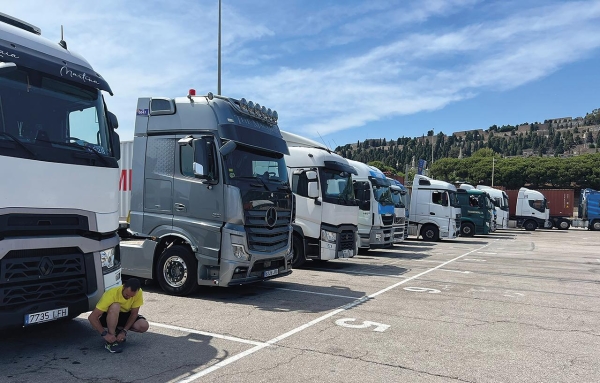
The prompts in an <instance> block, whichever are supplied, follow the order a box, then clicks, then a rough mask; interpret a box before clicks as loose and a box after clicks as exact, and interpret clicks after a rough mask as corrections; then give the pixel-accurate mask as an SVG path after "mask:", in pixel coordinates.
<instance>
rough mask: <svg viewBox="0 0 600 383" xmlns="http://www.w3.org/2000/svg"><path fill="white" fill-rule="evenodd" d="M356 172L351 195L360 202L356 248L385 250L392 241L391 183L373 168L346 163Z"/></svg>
mask: <svg viewBox="0 0 600 383" xmlns="http://www.w3.org/2000/svg"><path fill="white" fill-rule="evenodd" d="M348 162H349V163H350V165H352V166H353V167H354V168H355V169H356V171H357V172H358V174H357V176H356V177H355V180H356V182H354V192H355V193H356V196H357V198H358V199H359V201H360V202H359V204H360V205H359V212H358V236H359V237H360V243H359V247H360V248H362V249H369V248H373V247H388V246H392V245H393V241H394V237H393V234H394V227H393V224H394V201H393V199H392V193H391V189H390V186H391V183H390V181H389V180H388V179H387V178H386V177H385V175H384V174H383V173H382V172H381V171H380V170H379V169H377V168H376V167H374V166H369V165H367V164H364V163H362V162H358V161H353V160H348Z"/></svg>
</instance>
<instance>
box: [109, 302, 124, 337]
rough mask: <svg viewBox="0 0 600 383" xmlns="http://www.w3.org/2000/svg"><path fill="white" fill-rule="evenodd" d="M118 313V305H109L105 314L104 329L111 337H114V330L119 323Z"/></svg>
mask: <svg viewBox="0 0 600 383" xmlns="http://www.w3.org/2000/svg"><path fill="white" fill-rule="evenodd" d="M119 312H121V305H120V304H118V303H113V304H112V305H110V306H109V307H108V311H107V312H106V327H107V330H108V333H109V334H111V335H116V334H115V330H116V329H117V323H118V322H119Z"/></svg>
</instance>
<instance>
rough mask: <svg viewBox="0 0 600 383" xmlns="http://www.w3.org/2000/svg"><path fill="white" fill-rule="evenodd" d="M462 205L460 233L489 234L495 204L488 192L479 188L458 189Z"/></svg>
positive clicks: (467, 235) (470, 235) (471, 234)
mask: <svg viewBox="0 0 600 383" xmlns="http://www.w3.org/2000/svg"><path fill="white" fill-rule="evenodd" d="M457 196H458V201H459V203H460V207H461V213H462V214H461V219H460V235H461V236H463V237H472V236H474V235H475V234H489V233H490V228H491V227H492V219H493V218H492V217H493V214H492V209H493V208H494V205H493V204H492V200H491V198H490V196H489V194H488V193H486V192H485V191H483V190H477V189H468V190H467V189H463V188H460V189H458V190H457Z"/></svg>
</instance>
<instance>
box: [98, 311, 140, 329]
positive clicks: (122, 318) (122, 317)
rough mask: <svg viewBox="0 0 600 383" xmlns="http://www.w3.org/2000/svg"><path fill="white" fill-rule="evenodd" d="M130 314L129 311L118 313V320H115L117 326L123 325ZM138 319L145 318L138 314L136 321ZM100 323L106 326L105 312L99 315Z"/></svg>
mask: <svg viewBox="0 0 600 383" xmlns="http://www.w3.org/2000/svg"><path fill="white" fill-rule="evenodd" d="M130 315H131V312H126V313H119V321H118V322H117V327H125V325H126V324H127V320H128V319H129V316H130ZM140 319H146V318H144V317H143V316H141V315H138V317H137V319H136V322H137V321H138V320H140ZM134 323H135V322H134ZM100 324H102V327H108V325H107V324H106V313H104V314H102V316H101V317H100Z"/></svg>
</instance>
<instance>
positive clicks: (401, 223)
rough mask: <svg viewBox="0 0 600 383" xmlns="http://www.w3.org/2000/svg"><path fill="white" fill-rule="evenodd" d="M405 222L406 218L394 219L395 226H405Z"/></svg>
mask: <svg viewBox="0 0 600 383" xmlns="http://www.w3.org/2000/svg"><path fill="white" fill-rule="evenodd" d="M405 220H406V218H404V217H394V225H404V221H405Z"/></svg>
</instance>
